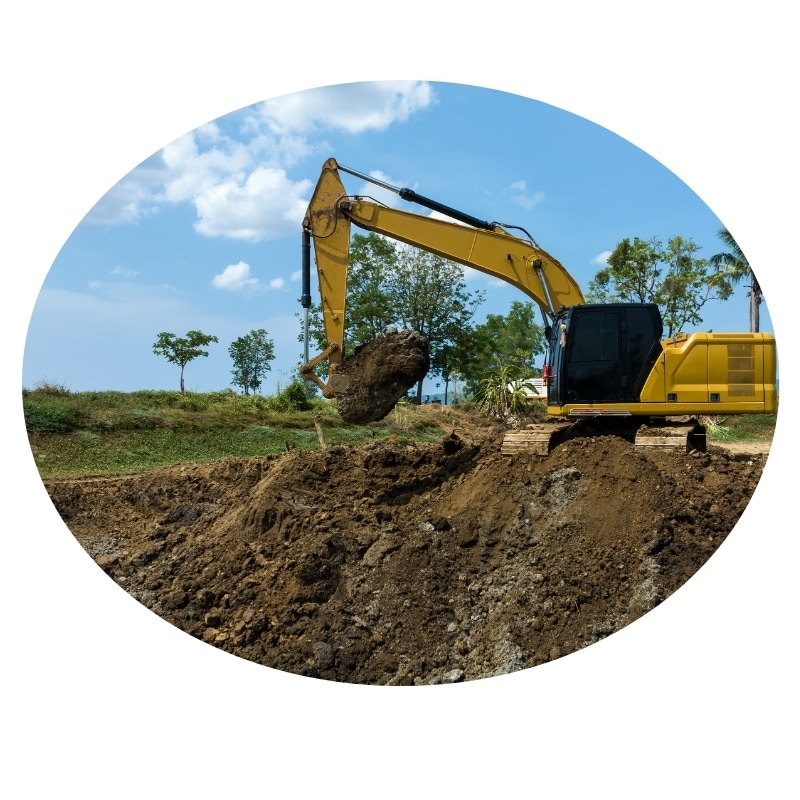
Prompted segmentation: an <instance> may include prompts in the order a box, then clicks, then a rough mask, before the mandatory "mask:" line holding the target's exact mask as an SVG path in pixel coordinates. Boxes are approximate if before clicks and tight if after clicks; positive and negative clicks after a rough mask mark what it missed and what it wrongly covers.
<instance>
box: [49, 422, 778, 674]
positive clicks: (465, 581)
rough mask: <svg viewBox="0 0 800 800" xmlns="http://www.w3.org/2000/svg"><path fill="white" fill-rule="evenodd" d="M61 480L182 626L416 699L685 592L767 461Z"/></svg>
mask: <svg viewBox="0 0 800 800" xmlns="http://www.w3.org/2000/svg"><path fill="white" fill-rule="evenodd" d="M431 413H439V414H441V415H442V420H443V425H448V424H449V425H450V429H451V430H452V432H451V433H449V434H448V435H446V436H445V437H443V438H442V440H441V441H439V442H438V443H436V444H429V445H413V446H412V445H402V444H400V443H399V442H398V441H393V440H391V439H390V440H388V441H382V442H375V443H372V444H369V445H366V446H363V447H360V448H353V447H346V446H335V447H330V448H329V449H327V450H324V451H322V450H320V451H292V452H289V453H286V454H284V455H281V456H277V457H264V458H250V459H233V458H231V459H227V460H224V461H221V462H217V463H214V464H210V465H192V466H184V467H179V468H175V469H166V470H157V471H153V472H150V473H146V474H142V475H137V476H133V477H125V478H113V479H85V480H65V481H51V482H48V483H47V489H48V491H49V493H50V496H51V497H52V499H53V502H54V503H55V505H56V507H57V509H58V510H59V513H60V514H61V516H62V518H63V519H64V521H65V522H66V524H67V526H68V527H69V528H70V529H71V531H72V532H73V533H74V535H75V536H76V537H77V538H78V540H79V541H80V542H81V544H82V545H83V546H84V548H85V549H86V550H87V551H88V553H89V554H90V555H91V556H92V557H93V558H94V559H95V560H96V562H97V563H98V565H99V566H100V567H101V568H102V569H103V570H105V572H106V573H107V574H108V575H109V576H110V578H111V579H113V580H114V581H116V582H117V583H118V585H119V586H120V587H122V588H124V589H125V590H126V591H127V592H129V593H130V594H131V595H133V596H134V597H136V598H137V599H138V600H139V601H140V602H141V603H143V604H144V605H146V606H147V607H148V608H150V609H151V610H153V611H154V612H155V613H157V614H159V615H160V616H162V617H163V618H165V619H167V620H168V621H169V622H171V623H172V624H174V625H175V626H177V627H178V628H180V629H182V630H184V631H186V632H187V633H189V634H191V635H192V636H195V637H197V638H199V639H202V640H203V641H205V642H207V643H209V644H210V645H213V646H216V647H219V648H221V649H223V650H226V651H228V652H230V653H234V654H236V655H237V656H240V657H242V658H246V659H250V660H252V661H255V662H257V663H260V664H264V665H267V666H270V667H274V668H277V669H281V670H286V671H290V672H294V673H299V674H302V675H307V676H311V677H316V678H323V679H328V680H332V681H346V682H353V683H364V684H374V685H398V684H405V685H422V684H439V683H449V682H457V681H462V680H474V679H478V678H484V677H489V676H493V675H498V674H503V673H507V672H511V671H514V670H519V669H523V668H526V667H531V666H535V665H537V664H541V663H543V662H546V661H550V660H552V659H555V658H558V657H560V656H563V655H566V654H568V653H570V652H573V651H575V650H577V649H579V648H582V647H586V646H587V645H590V644H592V643H593V642H597V641H598V640H600V639H602V638H604V637H606V636H608V635H609V634H611V633H613V632H614V631H616V630H618V629H620V628H621V627H623V626H625V625H627V624H629V623H630V622H632V621H633V620H635V619H637V618H638V617H640V616H641V615H642V614H644V613H646V612H647V611H649V610H650V609H652V608H653V607H654V606H656V605H657V604H658V603H660V602H662V601H663V600H664V599H665V598H667V597H668V596H669V595H670V594H671V593H672V592H674V591H675V590H676V589H677V588H678V587H680V586H681V585H682V584H683V583H684V582H685V581H686V580H687V579H688V578H689V577H690V576H691V575H692V574H694V573H695V572H696V570H697V569H698V568H699V567H700V566H701V565H702V564H703V563H704V562H705V561H706V560H707V559H708V558H709V557H710V556H711V555H712V554H713V552H714V551H715V550H716V548H717V547H718V546H719V545H720V543H721V542H722V541H723V540H724V538H725V537H726V536H727V534H728V533H729V532H730V530H731V529H732V528H733V526H734V525H735V523H736V521H737V520H738V518H739V516H740V514H741V513H742V511H743V509H744V508H745V506H746V505H747V503H748V501H749V500H750V497H751V495H752V493H753V490H754V489H755V486H756V484H757V482H758V480H759V478H760V476H761V472H762V469H763V466H764V462H765V456H763V455H756V456H753V455H749V456H733V455H732V454H731V453H729V452H727V451H725V450H721V449H719V448H714V447H711V448H709V452H708V453H704V454H699V453H696V452H695V453H691V454H676V453H671V452H663V451H648V452H642V451H639V450H636V449H634V447H633V446H632V445H631V444H629V443H627V442H624V441H622V440H620V439H617V438H614V437H599V438H596V439H588V440H584V439H581V440H571V441H567V442H565V443H564V444H562V445H560V446H559V447H558V448H556V449H555V450H554V451H553V452H552V453H551V454H550V455H549V456H547V457H533V456H527V457H526V456H522V455H517V456H513V457H508V456H503V455H501V453H500V444H501V439H502V431H501V430H499V429H498V428H496V427H493V426H487V427H466V428H465V427H463V426H462V425H461V423H462V422H465V420H463V419H461V418H459V417H458V416H457V415H456V414H455V412H453V411H451V409H449V408H443V409H440V410H436V411H434V410H433V409H432V410H431Z"/></svg>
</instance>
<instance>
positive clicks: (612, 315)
mask: <svg viewBox="0 0 800 800" xmlns="http://www.w3.org/2000/svg"><path fill="white" fill-rule="evenodd" d="M662 332H663V325H662V322H661V314H660V313H659V310H658V306H656V305H655V304H653V303H611V304H604V305H583V306H572V307H571V308H568V309H565V310H564V311H562V312H561V313H560V314H559V315H558V316H557V318H556V320H555V324H554V325H553V326H552V328H551V342H550V354H551V355H550V364H549V367H550V370H549V372H550V375H551V377H550V380H549V381H548V384H549V385H548V405H549V406H556V407H559V408H560V407H563V406H568V405H585V404H594V403H624V402H636V401H637V400H638V396H639V393H640V392H641V388H642V385H643V384H644V381H645V379H646V377H647V374H648V373H649V372H650V369H651V368H652V365H653V363H655V360H656V358H657V357H658V354H659V353H660V352H661V345H660V341H661V335H662Z"/></svg>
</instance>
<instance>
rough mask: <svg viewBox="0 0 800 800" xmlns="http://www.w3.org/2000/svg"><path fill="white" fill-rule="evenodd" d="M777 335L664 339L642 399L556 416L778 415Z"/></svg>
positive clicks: (563, 409)
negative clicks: (636, 401)
mask: <svg viewBox="0 0 800 800" xmlns="http://www.w3.org/2000/svg"><path fill="white" fill-rule="evenodd" d="M776 379H777V358H776V350H775V337H774V336H773V335H772V334H769V333H693V334H689V335H684V336H678V337H676V338H675V339H667V340H665V341H664V342H662V352H661V355H660V356H659V358H658V360H657V361H656V363H655V365H654V366H653V369H652V370H651V371H650V375H649V376H648V378H647V380H646V382H645V384H644V388H643V390H642V393H641V401H640V402H638V403H602V404H600V403H598V404H585V403H580V404H574V405H573V404H570V405H565V406H551V407H549V408H548V411H549V413H550V414H552V415H554V416H573V417H575V416H583V415H586V416H591V415H598V416H609V417H610V416H627V415H631V416H682V415H687V414H690V415H697V414H708V415H713V414H725V415H731V414H774V413H776V412H777V410H778V394H777V387H776Z"/></svg>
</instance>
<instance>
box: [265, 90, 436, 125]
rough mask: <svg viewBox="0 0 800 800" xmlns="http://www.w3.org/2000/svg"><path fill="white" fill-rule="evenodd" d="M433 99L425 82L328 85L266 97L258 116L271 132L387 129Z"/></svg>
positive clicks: (431, 91)
mask: <svg viewBox="0 0 800 800" xmlns="http://www.w3.org/2000/svg"><path fill="white" fill-rule="evenodd" d="M434 102H435V96H434V92H433V88H432V87H431V85H430V84H429V83H426V82H425V81H374V82H365V83H346V84H340V85H338V86H327V87H324V88H321V89H312V90H310V91H306V92H300V93H297V94H290V95H285V96H284V97H277V98H275V99H272V100H267V101H265V102H264V103H261V104H259V105H258V106H257V107H256V111H257V116H258V117H259V118H260V120H261V121H263V123H264V124H266V125H267V126H268V128H269V129H270V130H272V131H273V132H274V133H278V134H282V135H287V134H292V133H308V132H310V131H313V130H315V129H319V128H323V127H325V128H336V129H339V130H343V131H346V132H347V133H353V134H356V133H363V132H364V131H366V130H378V131H382V130H386V128H388V127H389V125H391V124H392V123H394V122H403V121H405V120H407V119H408V118H409V117H410V116H411V114H413V113H415V112H416V111H419V110H420V109H423V108H426V107H427V106H429V105H431V104H432V103H434Z"/></svg>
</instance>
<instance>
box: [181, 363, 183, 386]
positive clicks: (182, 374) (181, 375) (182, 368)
mask: <svg viewBox="0 0 800 800" xmlns="http://www.w3.org/2000/svg"><path fill="white" fill-rule="evenodd" d="M182 391H183V367H181V392H182Z"/></svg>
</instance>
